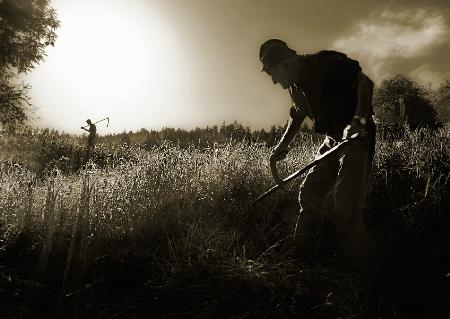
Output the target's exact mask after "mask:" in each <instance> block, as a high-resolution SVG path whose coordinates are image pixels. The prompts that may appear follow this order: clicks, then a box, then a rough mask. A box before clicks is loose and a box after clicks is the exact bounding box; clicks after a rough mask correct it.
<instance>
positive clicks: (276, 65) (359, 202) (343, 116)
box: [259, 39, 375, 268]
mask: <svg viewBox="0 0 450 319" xmlns="http://www.w3.org/2000/svg"><path fill="white" fill-rule="evenodd" d="M259 58H260V60H261V62H262V64H263V71H265V72H266V73H267V74H268V75H269V76H270V77H271V78H272V81H273V83H274V84H277V83H279V84H280V85H281V86H282V87H283V89H287V90H288V91H289V94H290V96H291V99H292V102H293V103H292V107H291V109H290V117H291V120H290V122H289V124H288V127H287V128H286V131H285V133H284V135H283V137H282V139H281V140H280V142H279V143H278V145H277V146H276V147H275V149H274V150H273V152H272V154H271V156H270V162H271V164H273V163H276V162H277V161H280V160H282V159H284V158H285V157H286V154H287V153H288V146H289V143H290V142H291V141H292V140H293V138H294V137H295V135H296V133H297V131H298V130H299V128H300V127H301V124H302V122H303V120H304V119H305V118H306V117H309V118H310V119H311V120H313V122H314V127H315V131H316V132H317V133H320V134H323V135H325V139H324V141H323V144H322V146H321V147H320V149H319V151H318V152H319V154H322V153H324V152H325V151H327V150H329V149H330V148H332V147H333V146H334V145H336V143H338V142H339V141H342V140H343V139H347V138H348V137H350V136H353V135H354V134H357V135H358V136H359V137H360V138H359V139H356V140H354V141H352V142H351V143H349V144H348V146H347V147H346V148H344V149H343V150H341V151H339V152H338V153H336V154H334V155H332V156H331V157H329V158H326V159H324V160H323V161H322V162H319V164H318V165H316V166H315V167H314V168H312V169H311V170H310V171H309V172H308V174H307V176H306V179H305V180H304V182H303V184H302V186H301V189H300V194H299V202H300V207H301V208H300V213H299V216H298V218H297V223H296V228H295V232H294V240H293V246H292V248H291V252H294V254H296V255H308V254H313V255H315V254H316V253H318V251H317V250H318V243H319V242H323V237H324V236H328V235H330V234H331V233H333V234H334V238H333V239H332V240H330V241H329V242H333V243H337V244H336V247H335V248H336V249H337V251H338V252H339V253H340V254H341V255H342V256H343V257H344V259H345V260H346V261H347V262H348V264H350V265H351V266H354V267H357V268H361V267H363V268H365V267H368V265H367V263H368V260H369V259H368V258H367V257H368V256H369V255H368V239H369V238H368V233H367V230H366V227H365V224H364V220H363V208H364V200H365V198H366V194H367V192H368V187H369V178H370V168H371V162H372V159H373V153H374V146H375V124H374V122H373V119H372V114H373V111H372V92H373V82H372V81H371V80H370V79H369V78H368V77H367V76H366V75H365V74H364V73H363V72H362V71H361V67H360V66H359V63H358V62H357V61H355V60H352V59H350V58H348V57H347V56H346V55H345V54H343V53H340V52H336V51H320V52H317V53H314V54H305V55H298V54H297V53H296V51H294V50H292V49H291V48H289V47H288V46H287V44H286V43H285V42H284V41H281V40H278V39H271V40H268V41H266V42H264V43H263V44H262V45H261V48H260V52H259ZM273 174H274V179H275V181H276V183H277V184H278V185H280V186H282V184H283V181H282V180H281V179H280V177H279V176H278V173H276V172H275V173H273Z"/></svg>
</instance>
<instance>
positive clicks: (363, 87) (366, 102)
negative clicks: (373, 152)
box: [343, 72, 374, 139]
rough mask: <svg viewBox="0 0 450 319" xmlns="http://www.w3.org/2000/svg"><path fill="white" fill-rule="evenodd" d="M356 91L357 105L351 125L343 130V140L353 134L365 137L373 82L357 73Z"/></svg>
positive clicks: (370, 108) (361, 73) (362, 74)
mask: <svg viewBox="0 0 450 319" xmlns="http://www.w3.org/2000/svg"><path fill="white" fill-rule="evenodd" d="M355 85H356V89H357V94H358V104H357V105H356V110H355V115H354V117H353V120H352V123H351V124H350V125H349V126H347V127H346V128H345V130H344V136H343V138H344V139H346V138H349V137H350V136H352V135H353V134H358V135H360V136H362V137H363V136H365V134H366V124H367V118H368V117H369V115H370V112H371V110H372V95H373V87H374V85H373V82H372V80H371V79H369V77H368V76H367V75H365V74H364V73H363V72H359V73H358V75H357V77H356V83H355Z"/></svg>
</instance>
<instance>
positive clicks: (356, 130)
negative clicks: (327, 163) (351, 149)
mask: <svg viewBox="0 0 450 319" xmlns="http://www.w3.org/2000/svg"><path fill="white" fill-rule="evenodd" d="M366 123H367V120H366V119H365V118H362V117H359V116H355V117H354V118H353V120H352V123H351V124H350V125H347V127H346V128H345V129H344V134H343V136H342V138H343V139H344V140H346V139H349V138H353V137H356V136H359V137H364V136H366V134H367V131H366Z"/></svg>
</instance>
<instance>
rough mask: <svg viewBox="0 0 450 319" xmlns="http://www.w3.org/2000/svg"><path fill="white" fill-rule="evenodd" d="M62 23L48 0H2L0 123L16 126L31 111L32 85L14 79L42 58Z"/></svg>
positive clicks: (24, 121) (6, 125)
mask: <svg viewBox="0 0 450 319" xmlns="http://www.w3.org/2000/svg"><path fill="white" fill-rule="evenodd" d="M58 26H59V21H58V20H57V18H56V13H55V11H54V10H53V9H52V8H51V7H50V1H49V0H2V1H0V123H1V124H3V126H4V127H6V128H7V129H9V130H10V129H13V128H15V127H18V126H20V125H23V124H24V123H26V121H27V119H28V113H29V112H30V111H32V108H31V103H30V99H29V98H28V96H27V93H28V90H29V86H28V85H24V84H17V83H16V82H15V81H14V80H13V78H14V77H16V76H17V75H18V74H19V73H23V72H27V71H30V70H31V69H32V68H33V67H34V65H35V64H37V63H39V62H41V61H43V59H44V57H45V48H46V47H47V46H49V45H51V46H53V45H54V43H55V40H56V33H55V30H56V29H57V28H58Z"/></svg>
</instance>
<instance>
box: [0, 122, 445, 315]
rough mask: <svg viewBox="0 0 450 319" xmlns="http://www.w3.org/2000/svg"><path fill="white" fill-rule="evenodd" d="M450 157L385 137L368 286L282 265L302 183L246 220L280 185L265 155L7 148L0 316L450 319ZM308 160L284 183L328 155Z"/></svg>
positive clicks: (408, 136)
mask: <svg viewBox="0 0 450 319" xmlns="http://www.w3.org/2000/svg"><path fill="white" fill-rule="evenodd" d="M36 141H39V143H40V144H38V143H36ZM449 142H450V133H449V131H448V130H440V131H435V132H430V131H424V130H422V131H420V132H417V131H415V132H409V131H408V132H406V133H405V135H404V136H403V137H401V138H396V139H394V138H390V137H389V135H386V134H379V136H378V144H377V151H376V156H375V161H374V167H373V175H372V189H371V191H370V196H369V200H368V207H367V216H366V217H367V222H368V227H369V229H370V230H371V232H372V233H373V234H374V235H375V236H377V237H378V238H379V239H380V240H381V241H382V242H383V243H384V245H385V247H387V248H388V249H387V250H386V256H387V260H388V261H387V262H386V268H385V271H384V272H383V273H381V274H379V275H378V276H376V277H368V276H364V275H363V274H360V273H355V272H352V271H350V270H348V269H346V268H345V267H344V266H343V265H342V264H341V262H340V260H339V258H337V257H334V258H315V259H308V260H307V259H304V260H292V259H290V258H287V257H285V256H284V255H283V252H284V251H285V249H286V247H287V244H288V241H289V235H290V234H291V233H292V227H293V221H294V220H295V217H296V214H297V211H298V203H297V190H298V185H299V183H300V180H298V181H295V182H294V183H293V184H291V186H290V187H289V189H287V190H286V191H284V192H278V193H276V194H274V195H272V197H271V198H269V199H267V200H266V201H265V202H263V203H261V204H259V205H256V206H251V202H252V200H253V199H255V198H256V197H257V196H258V195H260V194H261V193H262V192H263V191H265V190H266V189H267V188H269V187H270V186H271V184H272V178H271V175H270V171H269V168H268V167H267V158H268V156H269V152H270V150H269V149H267V148H266V147H265V146H263V145H260V144H248V143H229V144H226V145H221V146H217V147H213V148H209V149H199V148H196V147H191V148H188V149H181V148H179V147H177V146H172V145H170V144H164V145H161V146H160V147H155V148H153V149H151V150H147V151H143V150H139V149H136V148H133V147H131V148H130V147H127V148H126V149H122V148H120V149H115V150H108V149H107V146H102V147H99V149H98V150H97V151H96V154H97V155H96V156H97V157H96V160H97V162H95V163H91V164H90V165H87V166H84V167H83V166H82V161H83V159H82V157H83V154H82V148H81V147H80V146H79V144H77V143H76V141H68V140H65V141H54V142H53V144H51V145H49V144H48V143H46V142H45V139H44V140H42V139H40V138H39V137H35V138H34V139H33V140H30V139H27V140H26V143H28V144H26V145H28V146H27V147H19V146H17V145H22V144H20V143H25V141H24V140H23V139H21V138H20V137H17V138H11V137H9V138H2V140H1V142H0V144H1V145H2V150H3V151H2V156H3V158H2V160H5V159H6V158H8V160H9V161H4V162H3V164H2V168H1V171H0V174H1V175H0V187H1V193H0V229H1V237H0V300H1V301H0V317H2V318H35V317H36V318H38V317H42V318H48V317H56V318H186V317H197V318H261V317H267V318H291V317H300V318H339V317H340V318H366V317H367V318H370V317H374V318H375V317H376V316H381V317H383V318H447V316H448V315H449V313H450V312H449V309H448V307H449V306H448V300H450V289H449V281H450V279H449V275H448V273H449V272H450V267H449V265H450V256H449V252H450V239H449V236H448V234H449V232H450V216H449V215H448V207H450V203H449V198H450V197H449V195H450V191H449V189H450V188H449V183H450V181H449V177H450V161H449V159H450V143H449ZM37 145H39V147H40V148H38V146H37ZM61 145H63V146H61ZM67 145H71V146H70V147H68V146H67ZM298 145H299V146H298V147H296V148H295V149H293V150H292V152H291V153H290V154H289V157H288V159H287V160H286V161H284V162H283V163H282V165H281V168H280V169H281V172H283V174H287V173H288V172H291V171H293V170H295V169H297V168H299V167H301V166H303V165H304V164H306V163H307V162H308V161H309V160H310V159H311V158H312V156H313V153H314V150H315V149H316V148H317V146H318V144H317V141H316V140H314V139H313V138H311V137H310V136H308V135H302V136H301V137H300V138H299V143H298ZM37 149H38V151H36V150H37ZM49 149H50V151H49ZM19 150H20V151H19ZM25 150H27V151H25ZM55 150H58V152H60V153H58V154H61V155H58V156H59V157H58V158H56V159H54V158H52V161H49V160H48V157H49V156H53V155H52V154H55V152H56V151H55ZM46 154H47V155H46ZM46 156H47V157H46ZM62 157H64V158H63V159H61V158H62ZM80 161H81V164H80ZM16 162H17V163H19V164H17V165H14V163H16ZM49 163H51V164H49ZM77 163H78V164H77ZM77 167H78V168H80V169H78V170H77Z"/></svg>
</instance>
